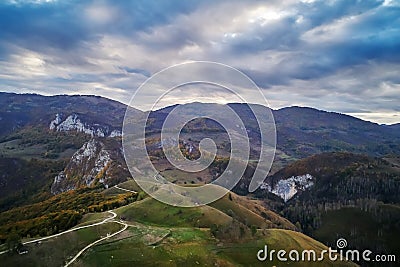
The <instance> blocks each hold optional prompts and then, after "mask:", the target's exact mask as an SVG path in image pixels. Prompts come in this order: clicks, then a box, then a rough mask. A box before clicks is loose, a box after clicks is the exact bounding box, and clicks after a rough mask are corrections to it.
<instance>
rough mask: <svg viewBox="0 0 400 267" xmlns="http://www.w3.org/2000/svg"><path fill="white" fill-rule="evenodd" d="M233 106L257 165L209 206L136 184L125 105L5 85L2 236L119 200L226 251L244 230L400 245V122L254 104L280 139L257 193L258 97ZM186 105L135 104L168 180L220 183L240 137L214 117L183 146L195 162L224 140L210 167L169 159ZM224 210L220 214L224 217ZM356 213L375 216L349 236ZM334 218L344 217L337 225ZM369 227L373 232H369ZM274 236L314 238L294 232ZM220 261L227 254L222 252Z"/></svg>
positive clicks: (60, 224) (387, 247) (95, 212)
mask: <svg viewBox="0 0 400 267" xmlns="http://www.w3.org/2000/svg"><path fill="white" fill-rule="evenodd" d="M227 105H228V106H229V107H230V108H231V109H232V110H234V111H235V112H236V113H237V114H238V116H239V117H240V118H241V119H242V121H243V122H244V125H245V127H246V129H247V133H248V135H249V139H250V143H251V151H250V157H251V161H250V163H249V164H248V165H247V166H246V171H245V173H244V175H243V177H242V179H241V180H240V182H239V184H238V185H237V186H236V187H235V188H234V189H233V192H231V193H230V195H229V196H225V198H224V199H223V200H221V201H219V202H218V201H217V202H215V203H212V204H210V205H207V206H205V207H203V208H201V209H199V210H196V209H194V210H190V209H189V210H186V209H184V210H180V209H178V208H173V207H168V206H167V205H159V203H158V202H156V201H154V200H151V199H150V198H148V197H147V196H146V195H145V194H144V192H140V191H141V189H140V188H139V187H138V186H137V185H136V184H135V183H134V181H133V180H132V178H131V174H130V173H129V170H128V168H127V165H126V163H125V159H124V155H123V149H122V145H121V136H122V124H123V120H124V116H125V111H126V108H127V107H126V105H124V104H122V103H119V102H116V101H114V100H110V99H106V98H103V97H98V96H77V95H76V96H68V95H59V96H41V95H36V94H13V93H0V167H1V168H0V212H1V213H0V221H1V222H2V227H0V240H2V241H3V242H5V243H7V242H8V241H7V240H9V239H10V236H13V234H15V233H16V234H18V235H19V236H20V237H21V238H27V237H28V235H29V236H37V235H40V236H43V235H49V234H56V233H58V232H60V231H63V230H67V229H69V228H71V227H72V226H74V225H76V224H77V223H88V222H93V221H94V222H96V219H91V218H92V217H91V216H93V218H97V216H100V215H99V214H102V215H101V216H104V214H105V212H106V210H109V209H117V208H118V212H117V213H118V216H119V218H120V219H122V220H127V221H130V222H132V223H135V224H136V223H139V224H141V225H145V226H146V231H150V230H151V231H153V232H154V231H156V230H155V229H156V228H152V227H177V226H180V227H194V228H199V227H200V228H207V229H209V231H210V233H211V235H212V238H213V239H212V240H213V241H210V239H209V238H208V237H207V238H205V237H204V236H203V235H200V236H201V238H200V237H199V235H198V234H199V233H197V232H196V234H193V233H192V232H190V235H194V237H193V238H195V239H196V238H199V239H198V240H202V241H201V242H205V243H208V244H212V245H210V246H211V247H213V246H215V248H214V249H215V250H218V249H217V248H218V246H219V243H218V242H220V243H221V244H222V243H224V244H225V243H232V242H233V243H235V244H236V243H237V242H238V240H237V239H238V236H242V237H243V239H246V240H247V241H249V242H250V241H251V240H253V238H254V236H257V235H258V234H259V233H261V231H263V229H271V228H283V229H286V230H285V231H298V232H299V231H300V232H302V233H304V234H307V235H309V236H311V237H313V238H315V239H317V240H319V241H322V242H323V243H324V244H325V245H334V242H335V238H337V236H338V235H340V234H342V233H343V234H345V235H346V236H345V237H346V239H347V240H348V241H350V242H351V244H352V247H354V248H360V249H361V248H363V249H365V248H368V247H365V244H369V243H373V244H375V245H374V246H373V247H372V248H373V249H374V250H376V251H378V252H384V251H392V252H393V253H398V252H399V251H400V249H399V246H398V245H397V243H396V242H395V240H394V239H393V238H392V237H393V235H391V234H390V233H400V230H399V229H400V226H399V224H398V222H399V221H400V220H398V219H399V214H400V213H399V203H400V199H399V198H398V195H399V193H400V192H399V188H400V185H399V181H400V179H399V177H400V163H399V162H400V161H399V155H400V128H399V125H400V124H394V125H379V124H376V123H372V122H368V121H363V120H361V119H358V118H354V117H351V116H348V115H344V114H339V113H334V112H326V111H321V110H317V109H313V108H307V107H286V108H282V109H278V110H272V109H269V108H267V107H264V106H260V105H251V108H255V109H263V110H266V111H271V112H272V114H273V117H274V120H275V126H276V133H277V145H276V155H275V159H274V162H273V165H272V169H271V172H270V174H269V175H268V177H266V179H265V180H264V182H263V183H262V184H261V186H260V188H259V189H257V190H256V191H255V192H254V193H251V194H250V193H249V192H248V190H247V188H248V185H249V183H250V180H251V177H252V174H253V172H254V169H255V166H256V165H257V158H258V156H259V153H260V150H259V148H260V129H259V128H258V127H257V122H256V120H255V117H254V115H253V114H252V112H251V109H250V107H249V105H247V104H241V103H231V104H227ZM184 106H185V108H187V110H189V111H190V112H192V113H193V115H195V114H197V113H200V111H201V110H203V109H207V112H208V113H215V114H217V113H220V112H221V110H222V105H217V104H210V103H190V104H185V105H184ZM176 107H177V105H173V106H169V107H165V108H162V109H159V110H155V111H151V112H149V111H140V110H136V109H133V108H130V110H131V115H133V118H131V119H133V120H134V121H135V120H136V121H138V122H139V121H143V120H144V119H145V118H146V117H147V116H148V118H149V120H148V124H147V126H146V127H147V128H146V130H148V134H147V135H146V145H147V150H148V153H149V155H150V156H151V159H152V162H153V164H154V165H155V167H156V168H157V169H158V170H159V172H160V173H162V174H163V175H164V176H165V177H166V178H167V179H168V180H170V181H171V182H173V183H177V184H204V183H209V182H211V181H213V180H214V179H216V178H217V177H218V175H219V174H220V173H221V172H223V171H224V169H225V168H226V165H227V162H228V161H229V155H230V152H231V151H230V145H229V137H228V135H227V133H226V131H225V130H224V129H223V128H222V127H221V125H220V124H218V123H216V122H215V121H213V120H210V119H203V118H202V119H195V120H193V121H190V122H189V123H188V124H187V125H185V127H184V128H183V130H182V132H181V136H180V139H179V140H178V142H179V147H180V149H181V152H182V153H183V154H184V155H185V156H186V157H187V158H188V159H196V158H198V157H199V154H200V152H199V151H200V149H199V142H200V141H201V140H202V139H203V138H205V137H209V138H211V139H213V140H214V141H215V143H216V146H217V148H218V152H217V155H218V156H217V158H216V159H215V160H214V161H213V163H212V164H211V166H210V167H209V169H208V170H205V171H202V172H199V173H197V174H196V175H187V173H185V172H183V171H180V170H178V169H176V168H175V167H174V166H172V165H171V164H170V163H169V162H168V160H167V159H166V158H165V155H164V154H163V152H162V149H161V148H162V142H161V140H160V130H161V127H162V125H163V122H164V120H165V118H166V117H167V116H168V115H169V114H170V113H171V112H172V110H173V109H174V108H176ZM115 186H117V187H115ZM118 186H120V187H122V188H123V189H125V190H127V191H123V190H121V189H118ZM132 202H133V203H132ZM24 214H26V215H24ZM218 214H219V215H218ZM216 215H218V216H220V217H221V218H222V219H221V221H218V220H217V221H215V220H214V219H213V218H215V216H216ZM344 215H345V216H344ZM85 216H86V217H85ZM87 216H89V217H87ZM357 216H360V218H363V220H367V221H371V223H370V224H365V223H363V222H361V221H356V222H355V223H354V222H351V223H352V225H353V226H352V230H351V231H350V232H347V230H348V229H346V227H344V226H343V225H345V224H346V223H347V224H348V223H349V222H348V221H346V220H345V219H344V218H356V217H357ZM172 218H173V219H172ZM170 220H171V221H170ZM332 223H336V224H337V225H339V227H338V229H337V230H336V231H335V230H332V227H331V224H332ZM34 225H37V226H36V227H35V226H34ZM141 227H142V226H141ZM143 227H144V226H143ZM149 227H150V228H151V229H150V228H149ZM40 229H44V230H40ZM149 229H150V230H149ZM142 230H143V229H142ZM143 231H144V230H143ZM171 231H172V232H174V231H175V230H171ZM176 231H177V230H176ZM196 231H197V230H196ZM254 231H255V232H254ZM230 232H232V233H234V234H229V233H230ZM360 232H365V233H367V234H365V238H362V237H360V236H362V234H360ZM251 233H253V234H251ZM263 233H264V232H263ZM186 234H189V233H186ZM264 234H265V235H267V236H268V235H276V236H277V238H278V237H279V238H288V236H290V237H291V238H293V240H297V241H298V240H300V239H301V240H303V239H302V238H303V236H301V237H298V236H297V233H296V234H295V232H293V233H292V232H285V233H284V234H283V233H281V232H279V233H277V232H268V233H267V232H265V233H264ZM264 234H263V235H264ZM149 235H150V234H149ZM252 235H253V237H252ZM179 238H181V237H179ZM214 238H215V240H216V241H215V240H214ZM263 238H264V237H263ZM299 238H300V239H299ZM304 238H308V237H305V236H304ZM144 239H146V238H144ZM166 239H167V240H168V241H167V243H166V244H169V243H168V242H178V241H177V239H176V238H175V236H174V234H172V237H171V236H169V237H166ZM189 239H190V238H189ZM239 239H240V238H239ZM374 239H377V240H379V244H378V242H374ZM118 240H119V239H116V240H114V241H113V242H117V243H118V242H119V241H118ZM190 240H192V239H190ZM227 240H229V241H227ZM310 240H311V241H309V242H310V244H313V246H314V245H315V246H316V247H319V248H320V245H319V244H317V243H314V242H317V241H315V240H313V239H310ZM181 241H182V240H181ZM181 241H180V242H181ZM192 241H193V240H192ZM247 241H246V242H247ZM160 242H161V241H160ZM214 242H215V243H214ZM298 242H300V243H301V242H303V241H298ZM233 243H232V244H233ZM239 243H240V242H239ZM250 243H251V242H250ZM250 243H249V244H250ZM289 243H290V244H289V246H293V243H292V242H289ZM118 244H119V243H118ZM166 244H164V245H166ZM169 245H170V244H169ZM225 245H226V244H225ZM225 245H222V246H225ZM131 246H136V245H132V244H131ZM234 246H236V245H234ZM29 249H31V250H35V251H36V249H35V248H29ZM71 249H72V250H71V251H75V250H76V248H71ZM113 249H115V248H113ZM218 251H219V252H218V253H222V254H224V252H221V251H220V250H218ZM40 253H44V252H40ZM96 253H97V252H96ZM99 253H100V254H101V252H99ZM207 253H208V252H207ZM246 253H247V252H246ZM249 253H250V252H249ZM251 253H253V250H251ZM45 254H46V253H44V254H43V255H45ZM222 254H221V255H222ZM234 254H235V253H232V254H229V255H228V256H227V254H226V255H225V254H224V255H225V256H224V257H223V259H224V260H223V261H224V262H225V260H226V259H227V258H229V260H227V262H230V263H233V264H234V265H235V264H238V263H239V262H240V259H238V258H235V259H233V258H232V257H234V256H233V255H234ZM35 255H36V254H35ZM46 255H47V254H46ZM218 255H219V254H218ZM249 255H250V254H249ZM249 255H247V254H246V257H248V256H249ZM63 257H64V256H60V259H62V258H63ZM217 258H218V259H217ZM38 259H41V256H38V255H36V256H35V257H34V258H33V259H32V260H34V261H36V260H38ZM8 260H11V261H12V262H14V260H16V258H15V257H12V258H8ZM64 260H65V257H64ZM91 260H94V259H91ZM192 260H193V259H192ZM203 260H204V259H203V258H199V259H197V261H200V262H202V261H203ZM218 261H221V259H220V258H219V256H218V257H216V258H215V262H218ZM193 262H196V260H194V261H192V263H193ZM227 262H225V263H226V264H227ZM14 263H15V262H14ZM52 263H53V262H52ZM142 263H143V262H142ZM57 264H58V263H57ZM224 266H225V265H224ZM227 266H229V264H228V265H227ZM299 266H301V265H299ZM371 266H373V264H372V265H371Z"/></svg>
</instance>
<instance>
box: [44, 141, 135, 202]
mask: <svg viewBox="0 0 400 267" xmlns="http://www.w3.org/2000/svg"><path fill="white" fill-rule="evenodd" d="M128 177H129V171H128V169H127V167H126V165H125V163H124V160H123V155H122V153H121V149H120V148H119V143H118V142H117V141H115V140H105V139H102V140H100V139H97V138H93V139H91V140H90V141H88V142H86V143H85V144H84V145H83V146H82V147H81V148H80V149H79V150H78V151H77V152H75V154H74V155H73V156H72V157H71V160H70V161H69V163H68V164H67V166H66V168H65V169H64V170H63V171H61V172H60V173H59V174H58V175H57V176H56V177H55V178H54V182H53V184H52V187H51V192H52V193H53V194H58V193H62V192H66V191H69V190H72V189H76V188H78V187H85V186H88V187H90V186H94V185H96V184H103V185H104V187H106V188H107V187H108V186H110V185H114V184H117V183H119V182H122V181H125V180H126V179H127V178H128Z"/></svg>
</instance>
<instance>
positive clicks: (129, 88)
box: [0, 0, 400, 124]
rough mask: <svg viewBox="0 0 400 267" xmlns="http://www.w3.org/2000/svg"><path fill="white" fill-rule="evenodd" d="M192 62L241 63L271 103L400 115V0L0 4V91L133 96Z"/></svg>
mask: <svg viewBox="0 0 400 267" xmlns="http://www.w3.org/2000/svg"><path fill="white" fill-rule="evenodd" d="M192 61H212V62H218V63H222V64H226V65H229V66H232V67H234V68H236V69H238V70H240V71H241V72H243V73H244V74H246V75H247V76H248V77H250V78H251V79H252V80H253V81H254V82H255V83H256V84H257V86H258V87H259V88H261V90H262V92H263V94H264V96H265V97H266V98H267V100H268V103H269V105H270V107H272V108H281V107H285V106H293V105H297V106H309V107H314V108H318V109H322V110H328V111H335V112H340V113H346V114H349V115H353V116H356V117H359V118H362V119H365V120H370V121H374V122H377V123H386V124H391V123H399V122H400V105H399V103H400V0H382V1H375V0H373V1H372V0H364V1H360V0H321V1H318V0H314V1H313V0H304V1H292V0H288V1H278V0H276V1H275V0H272V1H245V0H243V1H235V0H233V1H232V0H231V1H228V0H221V1H215V0H209V1H207V0H205V1H191V0H185V1H172V0H166V1H155V0H136V1H111V0H104V1H68V0H66V1H61V0H60V1H56V0H47V1H44V0H42V1H41V0H30V1H29V0H26V1H22V0H21V1H18V0H14V1H10V0H5V1H2V2H1V3H0V85H1V87H0V91H6V92H16V93H38V94H44V95H54V94H95V95H101V96H104V97H108V98H112V99H115V100H118V101H121V102H123V103H129V101H130V99H131V97H132V95H133V94H134V93H135V91H136V90H137V88H138V87H139V86H140V85H141V84H142V83H143V82H144V81H146V80H147V79H148V78H150V77H151V76H152V75H153V74H155V73H157V72H159V71H160V70H162V69H164V68H167V67H169V66H171V65H174V64H180V63H184V62H192ZM201 90H202V89H201V87H199V88H198V89H197V92H196V90H193V88H191V90H187V91H186V92H185V97H186V98H185V99H192V98H195V96H196V95H202V91H201ZM155 91H156V90H147V91H146V92H145V94H148V95H149V97H151V96H152V94H155ZM191 94H192V95H191ZM177 96H178V97H171V98H169V99H170V101H169V102H168V101H164V102H165V104H174V102H179V99H180V98H179V94H178V95H177ZM190 96H192V98H191V97H190ZM212 98H213V97H211V99H212ZM138 107H139V108H140V105H139V106H138Z"/></svg>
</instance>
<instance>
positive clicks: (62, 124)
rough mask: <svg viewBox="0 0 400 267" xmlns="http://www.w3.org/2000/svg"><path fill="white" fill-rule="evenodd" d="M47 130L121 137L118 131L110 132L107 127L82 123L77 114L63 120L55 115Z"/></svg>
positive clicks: (60, 116)
mask: <svg viewBox="0 0 400 267" xmlns="http://www.w3.org/2000/svg"><path fill="white" fill-rule="evenodd" d="M49 129H50V130H55V131H59V132H63V131H77V132H83V133H86V134H89V135H91V136H92V137H94V136H97V137H107V136H108V137H117V136H121V135H122V133H121V131H120V130H117V129H114V130H111V129H110V127H109V126H106V125H100V124H90V123H87V122H84V121H83V120H82V119H81V118H79V117H78V115H77V114H72V115H69V116H68V117H66V118H65V119H63V118H62V115H60V114H58V113H57V114H56V117H55V119H54V120H52V121H51V122H50V125H49Z"/></svg>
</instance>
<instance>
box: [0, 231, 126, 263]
mask: <svg viewBox="0 0 400 267" xmlns="http://www.w3.org/2000/svg"><path fill="white" fill-rule="evenodd" d="M121 228H122V226H121V225H119V224H116V223H106V224H103V225H99V226H94V227H91V228H85V229H81V230H77V231H76V232H70V233H67V234H65V235H61V236H58V237H55V238H52V239H48V240H45V241H41V243H40V244H36V243H35V244H28V245H26V246H25V247H26V249H27V250H28V253H27V254H23V255H19V254H17V253H14V254H11V255H10V254H3V255H0V262H1V265H2V266H63V265H64V264H65V261H66V260H67V259H69V258H72V256H73V255H75V254H76V253H77V252H78V251H79V250H80V249H82V248H84V247H85V246H86V245H88V244H90V243H91V242H93V241H95V240H97V239H99V238H100V236H105V235H107V233H112V232H116V231H118V230H119V229H121Z"/></svg>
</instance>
